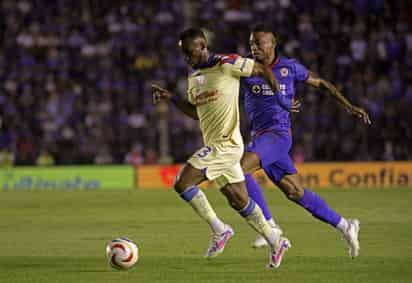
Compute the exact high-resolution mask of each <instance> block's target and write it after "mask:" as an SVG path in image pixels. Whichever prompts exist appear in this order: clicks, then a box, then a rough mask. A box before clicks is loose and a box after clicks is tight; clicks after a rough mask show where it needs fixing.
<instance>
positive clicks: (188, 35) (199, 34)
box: [179, 28, 207, 42]
mask: <svg viewBox="0 0 412 283" xmlns="http://www.w3.org/2000/svg"><path fill="white" fill-rule="evenodd" d="M196 38H203V39H204V40H206V41H207V39H206V36H205V34H204V33H203V31H202V30H201V29H200V28H188V29H186V30H184V31H183V32H181V33H180V36H179V40H180V41H181V42H184V41H187V40H193V39H196Z"/></svg>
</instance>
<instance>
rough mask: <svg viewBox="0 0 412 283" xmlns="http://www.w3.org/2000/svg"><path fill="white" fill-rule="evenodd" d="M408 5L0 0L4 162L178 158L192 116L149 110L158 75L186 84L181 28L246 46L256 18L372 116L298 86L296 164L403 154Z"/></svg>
mask: <svg viewBox="0 0 412 283" xmlns="http://www.w3.org/2000/svg"><path fill="white" fill-rule="evenodd" d="M411 15H412V5H411V3H410V2H408V1H389V0H387V1H384V0H353V1H345V0H314V1H305V0H279V1H272V0H256V1H240V0H237V1H236V0H232V1H229V0H227V1H225V0H218V1H183V0H178V1H137V0H136V1H110V0H100V1H97V0H89V1H68V0H56V1H46V0H37V1H36V0H33V1H28V0H2V1H1V2H0V31H1V33H0V115H1V116H0V117H1V120H0V122H1V125H0V126H1V128H0V129H1V130H0V149H1V153H0V162H1V163H3V164H6V163H14V164H36V163H37V164H46V165H47V164H52V163H56V164H84V163H97V164H111V163H132V164H141V163H148V164H150V163H157V162H159V161H160V162H171V161H173V162H182V161H184V160H185V159H186V158H187V157H188V156H189V155H190V154H191V153H193V151H195V150H196V149H198V148H199V147H200V146H201V144H202V142H201V137H200V133H199V130H198V127H197V122H196V121H192V120H190V119H189V118H185V117H184V116H183V115H182V114H180V113H179V112H178V111H177V110H176V109H175V108H174V107H172V106H166V105H161V106H159V107H157V108H153V106H152V104H151V94H150V84H151V82H153V81H156V82H157V83H160V84H163V85H164V86H165V87H168V88H169V89H171V90H173V91H175V92H176V93H179V94H181V95H185V94H184V93H185V87H186V74H187V72H188V69H187V67H186V65H185V64H184V62H183V60H182V58H181V56H180V54H179V52H178V49H177V44H176V43H177V37H178V33H179V31H181V30H182V29H183V28H185V27H187V26H190V25H196V26H202V27H205V28H206V29H207V30H208V31H209V32H208V36H209V38H210V42H211V45H212V49H213V50H215V51H217V52H238V53H239V54H242V55H247V54H248V52H249V48H248V36H249V28H250V27H251V26H252V25H253V24H254V23H256V22H258V21H262V20H265V21H266V22H270V23H272V24H273V27H274V30H275V31H276V33H277V37H278V41H279V42H280V51H281V53H282V54H283V55H284V56H290V57H296V58H298V59H299V60H300V61H301V62H302V63H303V64H304V65H306V66H307V67H309V68H310V69H311V70H312V71H314V72H316V73H318V74H319V75H320V76H321V77H323V78H325V79H327V80H330V81H331V82H333V83H335V84H336V85H337V86H338V87H339V88H340V89H341V90H342V91H343V93H344V95H345V96H346V97H348V98H349V99H350V100H351V101H353V102H354V104H356V105H359V106H362V107H364V108H365V109H366V110H367V111H368V112H369V113H370V115H371V118H372V122H373V124H372V126H370V127H366V126H364V125H363V124H362V123H360V121H358V120H357V119H356V118H355V117H351V116H349V115H347V114H346V113H345V112H344V111H342V110H341V109H340V108H339V106H337V105H336V103H335V102H334V101H333V99H331V98H328V97H327V96H326V95H324V94H322V93H319V92H317V91H314V90H313V89H310V88H306V87H300V88H299V90H298V92H297V93H298V98H299V99H300V100H301V101H302V104H303V106H302V109H301V113H298V114H294V115H293V135H294V143H295V145H294V148H293V150H292V152H291V154H292V156H293V158H294V159H295V160H296V161H297V162H303V161H330V160H407V159H411V158H412V146H411V141H412V110H411V109H412V22H411V21H412V17H411ZM159 120H162V121H163V124H162V123H159ZM160 125H163V126H160ZM242 130H243V132H244V135H245V138H246V140H247V125H245V123H244V126H243V127H242ZM274 150H275V149H274Z"/></svg>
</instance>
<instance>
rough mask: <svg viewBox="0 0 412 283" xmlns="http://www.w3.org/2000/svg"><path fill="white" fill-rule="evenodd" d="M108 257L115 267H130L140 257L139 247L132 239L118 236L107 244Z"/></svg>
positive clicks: (111, 264)
mask: <svg viewBox="0 0 412 283" xmlns="http://www.w3.org/2000/svg"><path fill="white" fill-rule="evenodd" d="M106 258H107V260H108V262H109V264H110V266H111V267H113V268H115V269H120V270H125V269H129V268H131V267H132V266H134V265H135V264H136V262H137V260H138V259H139V249H138V247H137V245H136V244H135V243H134V242H133V241H132V240H130V239H128V238H124V237H123V238H117V239H114V240H111V241H110V242H109V243H108V244H107V245H106Z"/></svg>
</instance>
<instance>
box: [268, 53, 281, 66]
mask: <svg viewBox="0 0 412 283" xmlns="http://www.w3.org/2000/svg"><path fill="white" fill-rule="evenodd" d="M276 55H277V56H276V57H275V59H273V62H272V64H270V68H273V67H275V66H276V65H277V64H279V61H280V56H279V55H278V54H276Z"/></svg>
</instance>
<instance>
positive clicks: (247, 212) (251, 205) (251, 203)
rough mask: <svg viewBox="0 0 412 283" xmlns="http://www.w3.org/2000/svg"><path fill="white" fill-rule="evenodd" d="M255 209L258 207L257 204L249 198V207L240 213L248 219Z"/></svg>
mask: <svg viewBox="0 0 412 283" xmlns="http://www.w3.org/2000/svg"><path fill="white" fill-rule="evenodd" d="M255 207H256V202H255V201H254V200H253V199H251V198H249V202H248V204H247V206H246V207H245V208H244V209H242V210H241V211H239V213H240V215H242V216H243V217H248V216H249V215H250V214H251V213H252V212H253V210H254V209H255Z"/></svg>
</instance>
